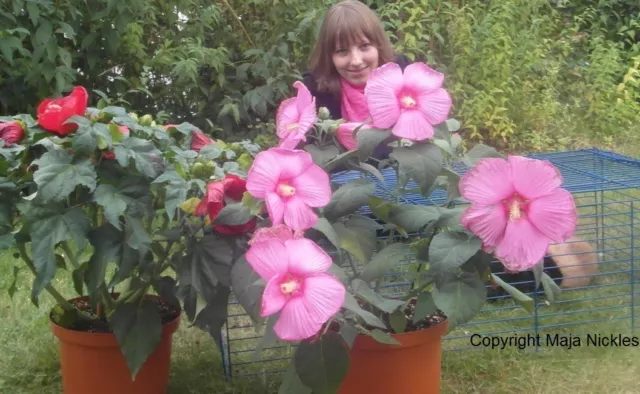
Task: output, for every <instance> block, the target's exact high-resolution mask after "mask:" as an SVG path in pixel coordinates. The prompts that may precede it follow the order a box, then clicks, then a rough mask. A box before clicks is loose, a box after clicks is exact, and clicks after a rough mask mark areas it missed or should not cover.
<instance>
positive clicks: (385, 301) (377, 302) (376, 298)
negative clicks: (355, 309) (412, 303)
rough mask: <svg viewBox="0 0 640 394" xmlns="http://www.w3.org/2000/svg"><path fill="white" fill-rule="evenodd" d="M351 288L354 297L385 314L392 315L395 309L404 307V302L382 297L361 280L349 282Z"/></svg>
mask: <svg viewBox="0 0 640 394" xmlns="http://www.w3.org/2000/svg"><path fill="white" fill-rule="evenodd" d="M351 288H352V290H353V292H354V294H355V295H357V296H358V297H360V298H362V299H363V300H365V301H366V302H368V303H369V304H371V305H373V306H374V307H376V308H378V309H380V310H381V311H383V312H386V313H393V312H394V311H395V310H396V309H398V308H399V307H401V306H402V305H404V301H402V300H392V299H389V298H384V297H382V296H381V295H380V294H378V293H376V292H375V291H374V290H373V289H372V288H371V287H369V285H368V284H367V282H365V281H363V280H361V279H354V280H353V281H352V282H351Z"/></svg>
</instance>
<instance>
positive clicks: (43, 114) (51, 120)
mask: <svg viewBox="0 0 640 394" xmlns="http://www.w3.org/2000/svg"><path fill="white" fill-rule="evenodd" d="M88 101H89V95H88V94H87V91H86V90H85V88H83V87H82V86H76V87H75V88H73V91H72V92H71V93H70V94H69V95H68V96H64V97H61V98H57V99H50V98H47V99H44V100H43V101H42V102H41V103H40V104H39V105H38V111H37V112H38V124H39V125H40V126H42V128H43V129H45V130H47V131H50V132H52V133H56V134H58V135H60V136H65V135H67V134H69V133H70V132H72V131H74V130H75V129H76V128H77V125H76V124H74V123H67V124H63V123H64V122H65V121H66V120H67V119H69V118H71V117H72V116H74V115H78V116H83V115H84V113H85V111H86V110H87V104H88Z"/></svg>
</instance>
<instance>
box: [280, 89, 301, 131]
mask: <svg viewBox="0 0 640 394" xmlns="http://www.w3.org/2000/svg"><path fill="white" fill-rule="evenodd" d="M296 100H297V99H296V98H295V97H291V98H288V99H286V100H284V101H282V103H280V106H279V107H278V112H277V113H276V130H277V131H276V132H277V134H278V137H280V138H284V137H285V136H286V135H287V134H289V133H291V132H292V131H295V130H296V128H294V127H292V126H293V125H295V124H297V123H298V119H299V118H300V114H299V113H298V108H297V106H296Z"/></svg>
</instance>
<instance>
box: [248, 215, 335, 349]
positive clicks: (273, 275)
mask: <svg viewBox="0 0 640 394" xmlns="http://www.w3.org/2000/svg"><path fill="white" fill-rule="evenodd" d="M246 258H247V262H248V263H249V264H250V265H251V267H253V269H254V270H255V271H256V272H257V273H258V275H260V277H261V278H262V279H264V280H265V281H266V282H267V285H266V287H265V289H264V293H263V294H262V308H261V315H262V317H267V316H271V315H273V314H275V313H278V312H280V316H279V318H278V321H277V322H276V324H275V325H274V327H273V330H274V331H275V333H276V335H277V336H278V337H279V338H280V339H282V340H285V341H297V340H303V339H307V338H309V337H312V336H313V335H315V334H317V333H318V331H319V330H320V329H321V328H322V325H323V324H325V323H326V322H327V321H328V320H329V319H330V318H331V317H332V316H333V315H335V314H336V313H337V312H338V311H339V310H340V308H341V307H342V305H343V303H344V299H345V293H346V290H345V288H344V285H343V284H342V282H340V281H339V280H338V279H337V278H335V277H334V276H332V275H330V274H328V273H326V272H327V270H328V269H329V268H330V267H331V265H332V264H333V262H332V260H331V257H330V256H329V255H328V254H327V253H326V252H325V251H324V250H322V249H321V248H320V247H319V246H318V245H316V244H315V243H314V242H312V241H311V240H309V239H306V238H299V239H295V238H294V235H293V234H292V233H291V232H290V231H289V233H288V234H287V232H286V231H283V229H282V228H281V229H280V231H276V232H274V233H271V234H269V233H263V234H262V236H261V237H260V239H255V240H254V242H253V243H252V245H251V247H250V248H249V250H248V251H247V254H246Z"/></svg>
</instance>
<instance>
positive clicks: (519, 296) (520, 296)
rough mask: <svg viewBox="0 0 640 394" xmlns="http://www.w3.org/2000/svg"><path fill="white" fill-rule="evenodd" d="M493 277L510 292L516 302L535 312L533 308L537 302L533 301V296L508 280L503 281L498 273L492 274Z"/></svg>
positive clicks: (528, 310) (530, 311)
mask: <svg viewBox="0 0 640 394" xmlns="http://www.w3.org/2000/svg"><path fill="white" fill-rule="evenodd" d="M491 278H492V280H493V281H494V282H495V283H496V284H497V285H498V286H500V287H502V288H503V289H504V290H505V291H506V292H507V293H509V294H510V295H511V297H513V300H514V301H515V302H517V303H518V304H520V305H521V306H522V307H523V308H524V309H525V310H526V311H527V312H529V313H533V310H534V308H535V303H534V301H533V298H531V297H529V296H528V295H526V294H524V293H523V292H521V291H520V290H518V289H516V288H515V287H513V286H511V285H510V284H508V283H507V282H505V281H503V280H502V279H500V277H499V276H497V275H494V274H491Z"/></svg>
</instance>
